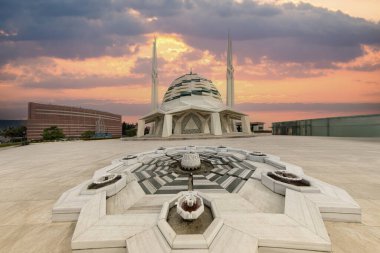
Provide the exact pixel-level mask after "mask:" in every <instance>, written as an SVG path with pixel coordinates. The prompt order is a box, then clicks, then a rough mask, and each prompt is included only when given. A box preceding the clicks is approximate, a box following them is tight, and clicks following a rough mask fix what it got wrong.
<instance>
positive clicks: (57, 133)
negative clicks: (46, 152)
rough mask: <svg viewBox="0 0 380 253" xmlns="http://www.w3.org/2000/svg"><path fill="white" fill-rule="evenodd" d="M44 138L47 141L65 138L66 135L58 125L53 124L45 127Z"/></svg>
mask: <svg viewBox="0 0 380 253" xmlns="http://www.w3.org/2000/svg"><path fill="white" fill-rule="evenodd" d="M42 138H43V139H44V140H45V141H52V140H59V139H62V138H65V135H64V134H63V132H62V129H60V128H58V127H57V126H51V127H49V128H45V129H44V131H43V133H42Z"/></svg>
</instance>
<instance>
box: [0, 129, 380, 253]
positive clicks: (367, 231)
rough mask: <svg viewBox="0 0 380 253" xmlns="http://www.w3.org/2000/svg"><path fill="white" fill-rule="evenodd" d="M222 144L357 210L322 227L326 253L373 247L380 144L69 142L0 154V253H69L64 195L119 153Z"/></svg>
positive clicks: (379, 224)
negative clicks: (287, 169)
mask: <svg viewBox="0 0 380 253" xmlns="http://www.w3.org/2000/svg"><path fill="white" fill-rule="evenodd" d="M178 145H214V146H217V145H224V146H228V147H235V148H241V149H246V150H256V151H261V152H265V153H268V154H273V155H276V156H280V157H281V160H282V161H285V162H289V163H293V164H295V165H298V166H301V167H302V168H303V170H304V172H305V173H306V174H308V175H310V176H312V177H315V178H317V179H320V180H323V181H325V182H327V183H330V184H333V185H336V186H338V187H341V188H343V189H344V190H346V191H347V192H348V193H349V194H350V195H351V196H352V197H353V198H354V199H355V200H356V201H357V202H358V203H359V205H360V206H361V208H362V222H361V223H344V222H325V225H326V228H327V232H328V234H329V236H330V239H331V241H332V249H333V252H378V249H379V248H380V196H379V194H378V193H379V192H380V171H379V170H380V169H379V168H380V139H379V138H377V139H376V138H371V139H365V138H362V139H359V138H325V137H300V136H298V137H293V136H257V137H253V138H237V139H235V138H229V139H202V140H175V141H174V140H173V141H133V142H129V141H120V140H117V139H114V140H102V141H75V142H52V143H39V144H31V145H29V146H24V147H11V148H4V149H1V150H0V176H1V177H0V188H1V193H2V194H1V197H0V212H1V213H2V216H1V217H0V252H71V247H70V242H71V237H72V235H73V232H74V228H75V223H74V222H54V223H53V222H52V221H51V217H52V215H51V210H52V207H53V205H54V203H55V202H56V201H57V199H58V198H59V197H60V196H61V194H62V193H63V192H65V191H66V190H68V189H70V188H72V187H74V186H76V185H78V184H79V183H81V182H83V181H85V180H87V179H89V178H91V177H92V175H93V173H94V171H96V170H98V169H100V168H102V167H104V166H107V165H109V164H110V162H111V161H112V160H113V159H117V158H120V157H121V156H123V155H126V154H134V153H138V152H144V151H146V150H150V149H155V148H158V147H160V146H164V147H170V146H178Z"/></svg>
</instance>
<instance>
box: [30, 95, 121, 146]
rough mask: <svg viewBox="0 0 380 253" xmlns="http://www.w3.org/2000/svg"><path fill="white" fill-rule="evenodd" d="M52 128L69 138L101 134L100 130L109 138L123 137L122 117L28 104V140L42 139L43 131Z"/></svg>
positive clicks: (94, 111) (69, 107)
mask: <svg viewBox="0 0 380 253" xmlns="http://www.w3.org/2000/svg"><path fill="white" fill-rule="evenodd" d="M99 122H101V123H102V125H101V127H100V126H98V125H99ZM51 126H57V127H58V128H60V129H62V130H63V133H64V134H65V136H66V137H68V138H78V137H80V136H81V134H82V133H83V132H85V131H95V132H99V129H101V130H102V131H103V133H104V134H107V136H112V137H121V115H117V114H113V113H109V112H102V111H97V110H92V109H85V108H79V107H71V106H62V105H51V104H39V103H32V102H30V103H28V122H27V138H28V140H39V139H42V132H43V130H44V129H45V128H49V127H51Z"/></svg>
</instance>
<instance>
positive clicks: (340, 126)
mask: <svg viewBox="0 0 380 253" xmlns="http://www.w3.org/2000/svg"><path fill="white" fill-rule="evenodd" d="M272 134H274V135H307V136H337V137H376V136H377V137H380V114H372V115H357V116H345V117H333V118H320V119H306V120H295V121H285V122H274V123H272Z"/></svg>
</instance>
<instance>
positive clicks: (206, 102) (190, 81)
mask: <svg viewBox="0 0 380 253" xmlns="http://www.w3.org/2000/svg"><path fill="white" fill-rule="evenodd" d="M162 101H163V102H162V105H161V109H162V110H164V111H169V110H171V109H173V108H177V107H178V106H179V107H181V106H196V107H204V108H205V109H219V108H222V107H224V104H223V101H222V98H221V96H220V93H219V91H218V89H217V88H216V87H215V85H214V84H213V83H212V82H211V80H208V79H206V78H204V77H202V76H200V75H198V74H196V73H191V72H190V73H189V74H185V75H183V76H180V77H178V78H177V79H175V80H174V81H173V82H172V83H171V84H170V86H169V88H168V90H167V91H166V93H165V95H164V98H163V100H162Z"/></svg>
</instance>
